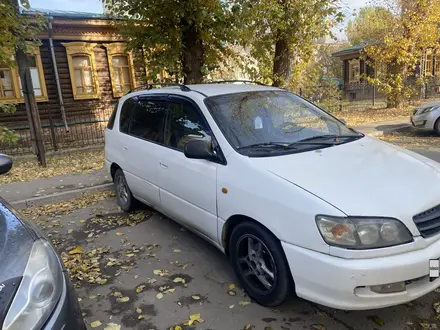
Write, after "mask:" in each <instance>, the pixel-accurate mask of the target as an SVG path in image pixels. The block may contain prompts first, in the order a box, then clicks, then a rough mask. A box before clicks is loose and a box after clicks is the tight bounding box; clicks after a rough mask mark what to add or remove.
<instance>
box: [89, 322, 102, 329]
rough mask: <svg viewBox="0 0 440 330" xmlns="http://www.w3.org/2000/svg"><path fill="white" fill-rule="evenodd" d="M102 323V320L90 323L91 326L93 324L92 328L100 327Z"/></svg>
mask: <svg viewBox="0 0 440 330" xmlns="http://www.w3.org/2000/svg"><path fill="white" fill-rule="evenodd" d="M101 324H102V323H101V321H94V322H92V323H90V326H91V327H92V328H97V327H99V326H100V325H101Z"/></svg>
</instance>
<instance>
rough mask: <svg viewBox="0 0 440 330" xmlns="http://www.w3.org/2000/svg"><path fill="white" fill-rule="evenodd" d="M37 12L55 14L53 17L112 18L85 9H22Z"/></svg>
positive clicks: (31, 12) (28, 12) (25, 12)
mask: <svg viewBox="0 0 440 330" xmlns="http://www.w3.org/2000/svg"><path fill="white" fill-rule="evenodd" d="M37 12H38V13H40V14H44V15H46V16H53V17H65V18H87V19H110V18H109V17H108V16H107V15H106V14H104V13H88V12H83V11H68V10H54V9H43V8H31V9H29V10H22V14H23V15H33V14H35V13H37Z"/></svg>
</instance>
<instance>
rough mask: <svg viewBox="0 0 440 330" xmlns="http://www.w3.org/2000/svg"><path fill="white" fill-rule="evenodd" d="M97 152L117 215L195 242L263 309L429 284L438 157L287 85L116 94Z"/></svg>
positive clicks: (436, 250) (397, 297)
mask: <svg viewBox="0 0 440 330" xmlns="http://www.w3.org/2000/svg"><path fill="white" fill-rule="evenodd" d="M105 158H106V166H107V168H108V171H109V172H110V173H111V176H112V178H113V180H114V182H115V185H116V191H117V199H118V203H119V205H120V207H121V208H122V209H123V210H124V211H130V210H131V209H132V208H133V207H134V206H135V202H136V201H140V202H142V203H145V204H147V205H150V206H152V207H154V208H155V209H157V210H158V211H159V212H161V213H163V214H165V215H167V216H169V217H171V218H172V219H174V220H175V221H177V222H178V223H180V224H182V225H183V226H186V227H188V228H189V229H191V230H192V231H193V232H195V233H197V234H199V235H200V236H202V237H204V238H205V239H206V240H208V241H209V242H211V243H212V244H214V245H215V246H217V247H218V248H219V249H220V250H221V251H223V252H224V253H225V254H226V255H227V256H229V258H230V260H231V264H232V267H233V268H234V270H235V273H236V275H237V277H238V280H239V281H240V284H241V285H242V286H243V288H244V289H245V290H246V292H247V293H248V294H249V296H250V297H251V298H253V299H254V300H255V301H256V302H258V303H260V304H262V305H265V306H276V305H278V304H281V303H282V302H283V301H284V300H285V298H286V297H287V296H288V295H289V293H292V292H294V293H296V295H297V296H299V297H302V298H304V299H307V300H310V301H313V302H316V303H319V304H322V305H326V306H330V307H333V308H338V309H344V310H356V309H373V308H380V307H386V306H392V305H396V304H401V303H404V302H408V301H410V300H413V299H416V298H418V297H420V296H422V295H425V294H427V293H429V292H431V291H433V290H434V289H436V288H437V287H439V286H440V280H439V279H438V277H439V271H438V260H439V258H440V240H439V239H440V164H439V163H437V162H434V161H432V160H430V159H427V158H425V157H422V156H420V155H418V154H416V153H413V152H411V151H408V150H404V149H401V148H399V147H396V146H393V145H390V144H388V143H385V142H381V141H379V140H376V139H373V138H369V137H367V136H364V135H363V134H361V133H359V132H357V131H355V130H353V129H351V128H349V127H347V126H345V125H344V124H343V122H342V121H340V120H338V119H336V118H335V117H333V116H332V115H330V114H328V113H327V112H325V111H323V110H322V109H320V108H318V107H317V106H315V105H314V104H312V103H310V102H308V101H306V100H304V99H302V98H301V97H299V96H297V95H295V94H293V93H291V92H289V91H286V90H283V89H279V88H274V87H268V86H258V85H255V84H226V83H223V84H220V83H217V84H203V85H186V86H185V85H176V86H172V87H167V88H159V89H158V88H154V89H152V85H148V86H147V87H146V90H145V89H144V90H140V91H137V92H132V93H129V94H127V95H125V96H123V97H122V98H121V99H120V101H119V103H118V105H117V107H116V108H115V111H114V113H113V114H112V116H111V119H110V121H109V123H108V128H107V131H106V137H105Z"/></svg>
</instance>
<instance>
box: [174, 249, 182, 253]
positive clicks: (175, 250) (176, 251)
mask: <svg viewBox="0 0 440 330" xmlns="http://www.w3.org/2000/svg"><path fill="white" fill-rule="evenodd" d="M173 252H175V253H180V252H182V250H180V249H174V250H173Z"/></svg>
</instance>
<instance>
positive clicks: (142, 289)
mask: <svg viewBox="0 0 440 330" xmlns="http://www.w3.org/2000/svg"><path fill="white" fill-rule="evenodd" d="M144 289H145V285H143V284H142V285H139V286H138V287H137V288H136V292H137V293H141V292H142V291H144Z"/></svg>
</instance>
